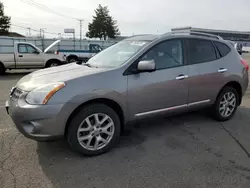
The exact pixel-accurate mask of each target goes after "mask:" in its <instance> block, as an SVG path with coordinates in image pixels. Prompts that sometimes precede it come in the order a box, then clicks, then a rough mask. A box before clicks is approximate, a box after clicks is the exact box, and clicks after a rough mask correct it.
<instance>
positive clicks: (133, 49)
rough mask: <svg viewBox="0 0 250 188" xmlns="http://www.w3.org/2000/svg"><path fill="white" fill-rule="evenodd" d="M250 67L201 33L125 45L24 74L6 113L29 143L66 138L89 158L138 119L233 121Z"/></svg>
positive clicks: (135, 39)
mask: <svg viewBox="0 0 250 188" xmlns="http://www.w3.org/2000/svg"><path fill="white" fill-rule="evenodd" d="M248 69H249V66H248V64H247V63H246V61H245V60H243V59H242V57H241V56H240V55H239V54H238V52H237V51H236V50H235V49H234V47H232V46H231V45H230V44H229V43H228V42H227V41H224V40H223V39H221V38H218V37H217V36H213V35H209V34H200V33H194V32H192V33H189V32H187V33H181V34H180V33H175V32H174V33H168V34H164V35H159V36H158V35H157V36H156V35H148V36H136V37H132V38H128V39H125V40H123V41H121V42H119V43H117V44H115V45H113V46H111V47H109V48H107V49H105V50H103V51H102V52H100V53H98V54H97V55H95V56H94V57H92V58H91V59H90V60H89V61H88V63H85V64H82V65H79V64H76V63H71V64H68V65H63V66H60V67H57V68H55V67H54V68H53V67H52V68H48V69H43V70H39V71H36V72H33V73H31V74H29V75H27V76H24V77H23V78H22V79H21V80H19V81H18V83H17V84H16V85H15V87H14V88H13V89H12V90H11V93H10V98H9V100H8V101H7V102H6V109H7V111H8V113H9V114H10V116H11V118H12V119H13V121H14V123H15V124H16V127H17V128H18V129H19V131H20V132H21V133H23V134H24V135H25V136H26V137H28V138H31V139H34V140H38V141H48V140H54V139H58V138H61V137H65V138H66V139H67V141H68V142H69V144H70V146H71V147H72V148H73V149H74V150H76V151H78V152H81V153H83V154H85V155H91V156H92V155H98V154H102V153H104V152H106V151H108V150H109V149H111V148H112V147H114V145H115V144H116V143H117V142H118V140H119V137H120V133H121V131H123V130H124V129H126V127H127V125H128V124H129V123H131V122H134V121H135V120H138V119H142V118H146V117H150V116H155V115H162V114H172V113H173V112H175V113H180V112H185V111H190V110H194V109H200V108H205V107H210V108H211V113H212V114H213V117H214V118H215V119H216V120H218V121H226V120H229V119H231V118H232V117H233V115H234V114H235V112H236V110H237V107H238V106H239V105H240V104H241V101H242V96H243V95H244V93H245V91H246V89H247V86H248Z"/></svg>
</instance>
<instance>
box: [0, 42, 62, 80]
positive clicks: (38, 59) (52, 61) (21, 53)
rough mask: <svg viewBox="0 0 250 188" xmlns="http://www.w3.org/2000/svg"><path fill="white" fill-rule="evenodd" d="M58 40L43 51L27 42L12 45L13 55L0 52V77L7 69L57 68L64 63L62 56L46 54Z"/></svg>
mask: <svg viewBox="0 0 250 188" xmlns="http://www.w3.org/2000/svg"><path fill="white" fill-rule="evenodd" d="M59 42H60V40H57V41H55V42H54V43H52V44H51V45H50V46H48V47H47V48H46V49H45V50H44V51H42V50H41V49H39V48H38V47H37V46H35V45H33V44H31V43H27V42H16V43H14V53H13V50H12V52H0V75H1V74H4V73H5V71H6V70H7V69H9V70H11V69H33V68H34V69H37V68H45V67H52V66H58V65H62V64H65V63H66V57H64V56H63V55H58V54H53V53H51V54H50V53H47V52H48V51H49V50H50V49H51V48H52V47H53V46H54V45H56V44H57V43H59Z"/></svg>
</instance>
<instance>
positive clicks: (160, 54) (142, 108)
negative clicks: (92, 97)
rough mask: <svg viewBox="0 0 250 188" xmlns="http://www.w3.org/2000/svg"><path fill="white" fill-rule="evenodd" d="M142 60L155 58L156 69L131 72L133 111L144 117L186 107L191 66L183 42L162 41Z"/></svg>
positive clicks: (129, 82)
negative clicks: (187, 62)
mask: <svg viewBox="0 0 250 188" xmlns="http://www.w3.org/2000/svg"><path fill="white" fill-rule="evenodd" d="M140 60H154V61H155V63H156V71H154V72H146V73H139V74H131V75H128V106H129V111H130V113H131V115H132V116H136V117H140V116H144V115H150V114H157V113H161V112H167V111H172V110H175V109H180V108H185V107H186V105H187V101H188V87H189V80H188V75H189V70H188V67H187V66H186V65H185V60H184V55H183V42H182V41H181V40H179V39H174V40H167V41H164V42H161V43H159V44H157V45H155V46H154V47H152V48H151V49H150V50H149V51H148V52H147V53H145V55H143V56H142V57H141V58H140V59H139V61H140ZM139 61H138V62H139Z"/></svg>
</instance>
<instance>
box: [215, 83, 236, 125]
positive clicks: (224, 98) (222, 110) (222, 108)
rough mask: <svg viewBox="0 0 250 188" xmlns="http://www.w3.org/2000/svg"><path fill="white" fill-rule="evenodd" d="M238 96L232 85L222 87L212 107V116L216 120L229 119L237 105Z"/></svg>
mask: <svg viewBox="0 0 250 188" xmlns="http://www.w3.org/2000/svg"><path fill="white" fill-rule="evenodd" d="M239 101H240V96H239V93H238V92H237V90H236V89H235V88H233V87H230V86H227V87H224V88H223V89H222V90H221V92H220V93H219V95H218V97H217V99H216V101H215V103H214V105H213V107H212V114H213V118H214V119H215V120H217V121H227V120H229V119H231V118H232V117H233V116H234V114H235V112H236V110H237V108H238V105H239Z"/></svg>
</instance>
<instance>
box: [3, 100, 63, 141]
mask: <svg viewBox="0 0 250 188" xmlns="http://www.w3.org/2000/svg"><path fill="white" fill-rule="evenodd" d="M5 107H6V111H7V113H8V114H9V115H10V117H11V118H12V120H13V122H14V123H15V125H16V127H17V129H18V130H19V131H20V132H21V133H22V134H23V135H24V136H26V137H27V138H30V139H33V140H37V141H49V140H57V139H60V138H62V137H63V136H64V129H65V122H62V119H63V118H60V112H61V110H62V108H63V105H62V104H56V105H29V104H27V103H26V101H25V98H24V96H20V99H18V100H12V99H9V100H8V101H7V102H6V103H5Z"/></svg>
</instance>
